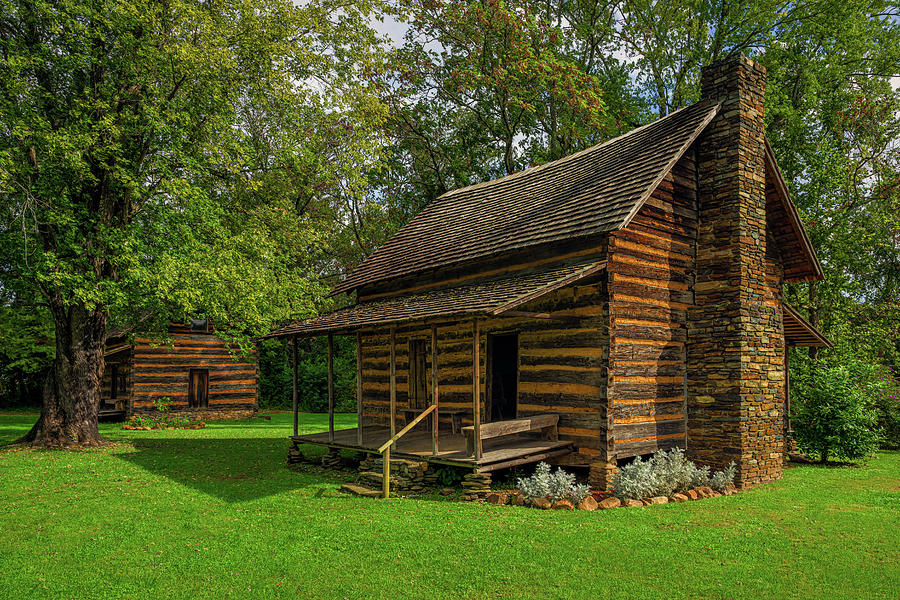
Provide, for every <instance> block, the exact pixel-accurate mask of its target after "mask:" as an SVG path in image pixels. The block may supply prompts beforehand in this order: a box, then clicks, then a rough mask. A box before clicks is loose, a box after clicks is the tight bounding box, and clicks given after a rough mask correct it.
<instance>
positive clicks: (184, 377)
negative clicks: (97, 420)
mask: <svg viewBox="0 0 900 600" xmlns="http://www.w3.org/2000/svg"><path fill="white" fill-rule="evenodd" d="M236 350H237V349H236V348H233V347H231V346H229V344H228V343H227V342H226V341H225V340H223V339H222V338H220V337H219V336H218V335H216V332H215V329H214V327H213V326H212V324H211V323H210V322H209V320H207V319H203V318H199V319H189V320H188V322H187V323H172V324H170V325H169V328H168V339H167V340H163V339H157V338H156V337H154V336H150V335H135V336H133V337H132V338H129V337H127V336H126V335H125V332H123V331H116V330H114V331H110V333H109V335H108V338H107V344H106V351H105V353H104V356H105V361H106V366H105V368H104V372H103V386H102V392H101V410H100V414H101V416H106V417H131V416H134V415H140V414H147V413H152V412H154V411H155V410H156V407H155V405H154V401H156V400H158V399H160V398H168V399H169V400H171V402H172V404H171V406H170V411H171V412H178V413H190V414H191V415H192V416H196V417H197V418H200V419H204V420H214V419H226V418H242V417H248V416H253V415H255V414H256V411H257V404H256V394H257V381H258V379H259V370H258V365H257V363H256V361H255V358H254V357H251V358H250V359H245V358H242V357H241V355H240V353H239V352H237V351H236Z"/></svg>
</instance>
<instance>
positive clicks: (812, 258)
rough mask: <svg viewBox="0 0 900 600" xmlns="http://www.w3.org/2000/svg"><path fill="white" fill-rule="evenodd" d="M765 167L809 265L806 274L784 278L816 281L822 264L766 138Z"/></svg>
mask: <svg viewBox="0 0 900 600" xmlns="http://www.w3.org/2000/svg"><path fill="white" fill-rule="evenodd" d="M766 168H767V169H768V170H769V171H770V172H771V174H772V180H773V182H774V184H775V189H776V190H777V191H778V197H779V198H780V199H781V204H782V206H783V207H784V211H785V213H787V218H788V222H789V223H790V226H791V229H792V230H793V232H794V235H795V237H796V239H797V243H798V244H799V246H800V248H801V250H802V251H803V254H804V256H805V257H806V261H807V264H808V265H809V273H808V274H807V275H806V276H804V277H796V278H791V279H788V278H786V280H787V281H788V282H789V283H795V282H797V281H817V280H821V279H824V278H825V273H824V272H823V271H822V265H821V263H819V258H818V257H817V256H816V251H815V248H813V245H812V242H811V241H810V239H809V236H808V235H807V233H806V228H805V227H804V226H803V221H801V220H800V212H799V211H798V210H797V207H796V206H795V205H794V202H793V201H792V200H791V194H790V192H788V188H787V183H785V181H784V175H782V174H781V168H780V167H779V166H778V161H777V160H775V152H773V151H772V146H771V144H769V140H768V139H766Z"/></svg>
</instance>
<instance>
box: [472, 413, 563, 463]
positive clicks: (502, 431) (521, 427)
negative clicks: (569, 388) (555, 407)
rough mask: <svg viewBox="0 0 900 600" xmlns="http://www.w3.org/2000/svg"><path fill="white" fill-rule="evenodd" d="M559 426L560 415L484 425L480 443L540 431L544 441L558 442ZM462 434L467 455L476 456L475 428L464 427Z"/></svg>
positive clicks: (532, 416)
mask: <svg viewBox="0 0 900 600" xmlns="http://www.w3.org/2000/svg"><path fill="white" fill-rule="evenodd" d="M558 425H559V415H550V414H547V415H531V416H530V417H523V418H521V419H511V420H509V421H495V422H493V423H482V424H481V428H480V431H479V434H480V435H479V442H480V441H483V440H487V439H491V438H497V437H501V436H504V435H513V434H516V433H526V432H529V431H538V430H540V431H541V433H542V434H543V435H542V437H543V438H544V439H547V440H553V441H556V440H558V439H559V430H558V428H557V426H558ZM462 432H463V435H464V436H466V453H467V454H468V455H469V456H472V455H474V454H475V427H474V426H473V425H469V426H468V427H463V428H462Z"/></svg>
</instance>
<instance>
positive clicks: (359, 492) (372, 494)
mask: <svg viewBox="0 0 900 600" xmlns="http://www.w3.org/2000/svg"><path fill="white" fill-rule="evenodd" d="M341 491H342V492H347V493H348V494H353V495H354V496H362V497H363V498H381V490H373V489H371V488H367V487H364V486H361V485H356V484H354V483H345V484H343V485H342V486H341Z"/></svg>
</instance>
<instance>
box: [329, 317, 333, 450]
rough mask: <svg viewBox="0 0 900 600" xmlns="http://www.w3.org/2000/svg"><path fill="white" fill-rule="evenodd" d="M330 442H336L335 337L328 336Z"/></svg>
mask: <svg viewBox="0 0 900 600" xmlns="http://www.w3.org/2000/svg"><path fill="white" fill-rule="evenodd" d="M328 441H329V442H333V441H334V335H332V334H330V333H329V334H328Z"/></svg>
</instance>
